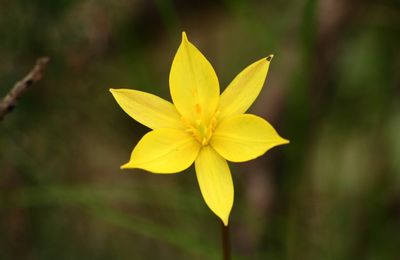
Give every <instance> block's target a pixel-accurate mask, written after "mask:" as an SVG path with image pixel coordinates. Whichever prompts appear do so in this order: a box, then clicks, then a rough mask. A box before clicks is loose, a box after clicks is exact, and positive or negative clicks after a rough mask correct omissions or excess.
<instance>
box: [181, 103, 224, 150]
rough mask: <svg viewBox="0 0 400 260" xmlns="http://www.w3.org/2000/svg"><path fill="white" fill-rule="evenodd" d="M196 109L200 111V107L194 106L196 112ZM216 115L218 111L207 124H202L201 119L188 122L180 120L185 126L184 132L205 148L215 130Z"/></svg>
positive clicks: (183, 119)
mask: <svg viewBox="0 0 400 260" xmlns="http://www.w3.org/2000/svg"><path fill="white" fill-rule="evenodd" d="M197 108H199V109H200V110H201V107H200V106H197V104H196V112H197ZM218 114H219V111H217V112H216V113H215V114H214V116H213V117H212V118H211V119H210V120H209V121H208V122H204V121H203V120H201V119H197V120H195V121H194V122H189V121H188V120H186V119H185V118H183V117H182V118H181V120H182V122H183V123H184V125H185V126H186V132H188V133H190V134H191V135H192V136H193V137H194V138H195V139H196V141H197V142H199V143H200V144H201V145H202V146H207V145H208V143H209V142H210V140H211V137H212V135H213V132H214V130H215V127H216V123H217V116H218Z"/></svg>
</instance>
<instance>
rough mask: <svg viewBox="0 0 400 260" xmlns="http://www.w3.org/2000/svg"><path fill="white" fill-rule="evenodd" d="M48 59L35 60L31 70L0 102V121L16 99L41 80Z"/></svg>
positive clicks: (10, 109) (13, 105) (14, 103)
mask: <svg viewBox="0 0 400 260" xmlns="http://www.w3.org/2000/svg"><path fill="white" fill-rule="evenodd" d="M49 61H50V58H49V57H42V58H39V59H37V60H36V64H35V66H34V67H33V69H32V70H31V71H30V72H29V73H28V75H26V76H25V78H23V79H22V80H20V81H18V82H17V83H15V85H14V87H13V88H12V89H11V90H10V91H9V92H8V94H7V95H6V96H5V97H4V98H3V100H2V101H1V102H0V121H1V120H3V118H4V116H5V115H6V114H8V113H9V112H11V111H12V110H13V108H14V107H15V105H16V103H17V101H18V99H19V98H20V97H21V96H22V95H23V94H24V93H25V92H26V90H27V89H28V88H29V87H30V86H32V85H33V84H35V83H36V82H38V81H39V80H41V79H42V77H43V72H44V70H45V68H46V66H47V64H48V63H49Z"/></svg>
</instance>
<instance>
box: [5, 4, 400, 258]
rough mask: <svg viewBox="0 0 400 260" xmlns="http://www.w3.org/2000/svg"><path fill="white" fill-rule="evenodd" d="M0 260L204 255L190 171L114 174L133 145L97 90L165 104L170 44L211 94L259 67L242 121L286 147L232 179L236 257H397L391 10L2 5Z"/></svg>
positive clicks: (398, 56)
mask: <svg viewBox="0 0 400 260" xmlns="http://www.w3.org/2000/svg"><path fill="white" fill-rule="evenodd" d="M0 6H1V8H0V35H1V40H0V57H1V62H0V96H3V95H5V94H6V93H7V91H8V90H9V89H10V88H11V86H12V85H13V84H14V83H15V82H16V81H17V80H19V79H20V78H21V77H22V76H23V75H24V74H25V73H26V72H27V71H28V70H29V69H30V67H31V66H32V65H33V63H34V60H35V59H36V58H37V57H39V56H41V55H49V56H51V57H52V62H51V64H50V65H49V67H48V69H47V70H46V73H45V77H44V79H43V80H42V81H41V82H40V83H39V84H38V85H36V86H34V87H33V88H32V89H31V90H30V91H29V92H28V93H27V94H26V95H25V96H24V97H23V98H22V99H21V100H20V102H19V104H18V106H17V107H16V108H15V110H14V111H13V112H12V113H11V114H9V115H8V116H7V117H6V118H5V120H4V121H2V122H0V149H1V150H0V259H110V258H112V259H160V258H163V259H169V258H171V259H193V258H194V259H213V258H216V259H218V258H219V256H220V244H219V243H220V242H219V239H220V238H219V236H220V234H219V223H218V221H217V219H216V218H215V216H214V215H212V214H210V212H209V210H208V209H207V208H206V206H205V204H204V202H203V200H202V198H201V196H200V192H199V189H198V186H197V182H196V178H195V176H194V174H193V170H192V169H190V170H188V171H185V172H184V173H181V174H176V175H170V176H164V175H163V176H158V175H152V174H148V173H145V172H142V171H128V172H122V171H121V170H119V166H120V165H121V164H122V163H124V162H125V161H126V160H127V159H128V158H129V154H130V152H131V150H132V148H133V146H134V145H135V143H136V142H137V141H138V140H139V138H140V137H141V136H142V135H143V134H144V133H145V132H147V131H148V129H146V128H144V127H143V126H141V125H140V124H139V123H137V122H135V121H133V120H131V119H130V118H129V117H128V116H127V115H126V114H124V113H123V111H122V110H121V109H120V108H119V107H118V106H117V104H116V103H115V101H114V100H113V98H112V97H111V95H110V93H109V92H108V88H110V87H128V88H136V89H139V90H143V91H146V92H151V93H154V94H157V95H160V96H162V97H164V98H166V99H169V93H168V73H169V68H170V65H171V61H172V58H173V55H174V53H175V51H176V49H177V47H178V45H179V42H180V35H181V31H182V30H185V31H186V32H187V33H188V36H189V37H190V39H191V41H192V42H194V43H195V44H196V45H197V46H199V48H200V49H201V50H202V51H203V53H205V55H206V56H207V57H208V58H209V60H210V61H211V63H212V64H213V65H214V67H215V69H216V71H217V74H218V76H219V78H220V81H221V82H220V84H221V86H222V88H224V87H225V86H226V85H227V84H228V83H229V82H230V80H232V78H233V77H234V76H235V75H236V74H237V73H238V72H239V71H241V69H243V68H244V67H245V66H246V65H248V64H250V63H251V62H252V61H255V60H257V59H258V58H261V57H262V56H267V55H269V54H271V53H273V54H274V55H275V58H274V60H273V62H272V65H271V67H270V72H269V76H268V80H267V84H266V86H265V88H264V90H263V92H262V93H261V95H260V97H259V98H258V100H257V101H256V103H255V106H253V110H252V112H254V113H257V114H260V115H262V116H263V117H264V118H266V119H267V120H269V121H270V122H271V123H272V124H273V125H274V126H275V127H276V128H277V129H278V130H279V132H280V133H281V134H282V136H284V137H286V138H288V139H289V140H290V141H291V143H290V145H288V146H282V147H279V148H276V149H273V150H272V151H270V152H268V153H267V155H265V156H263V157H261V158H259V159H257V160H256V161H253V162H249V163H244V164H241V165H239V166H234V167H231V168H232V172H233V175H234V183H235V193H236V194H235V205H234V209H233V213H232V215H231V221H230V222H231V225H232V227H231V228H232V232H231V233H232V243H233V250H234V255H235V257H236V258H237V259H242V258H243V259H249V258H251V259H399V257H400V254H399V248H400V236H399V230H400V93H399V85H400V74H399V71H400V52H399V47H398V46H400V41H399V35H400V18H399V17H400V5H399V4H398V2H396V1H393V0H383V1H379V2H376V1H346V0H340V1H334V0H320V1H318V0H306V1H300V0H292V1H277V0H273V1H255V0H254V1H243V0H234V1H229V0H225V1H180V0H176V1H168V0H151V1H145V0H131V1H128V0H123V1H105V0H101V1H91V0H84V1H77V0H71V1H66V0H62V1H50V0H45V1H27V0H17V1H5V0H3V1H1V0H0Z"/></svg>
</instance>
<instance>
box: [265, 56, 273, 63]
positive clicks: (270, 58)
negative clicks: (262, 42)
mask: <svg viewBox="0 0 400 260" xmlns="http://www.w3.org/2000/svg"><path fill="white" fill-rule="evenodd" d="M273 57H274V54H271V55H268V57H266V58H265V59H266V60H267V61H269V62H271V60H272V58H273Z"/></svg>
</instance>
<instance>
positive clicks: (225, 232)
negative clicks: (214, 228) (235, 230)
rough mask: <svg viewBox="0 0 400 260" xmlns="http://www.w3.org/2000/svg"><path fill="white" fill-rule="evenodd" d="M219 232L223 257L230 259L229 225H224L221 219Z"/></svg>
mask: <svg viewBox="0 0 400 260" xmlns="http://www.w3.org/2000/svg"><path fill="white" fill-rule="evenodd" d="M221 234H222V251H223V259H224V260H230V259H231V245H230V239H229V226H225V225H224V223H223V222H222V221H221Z"/></svg>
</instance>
